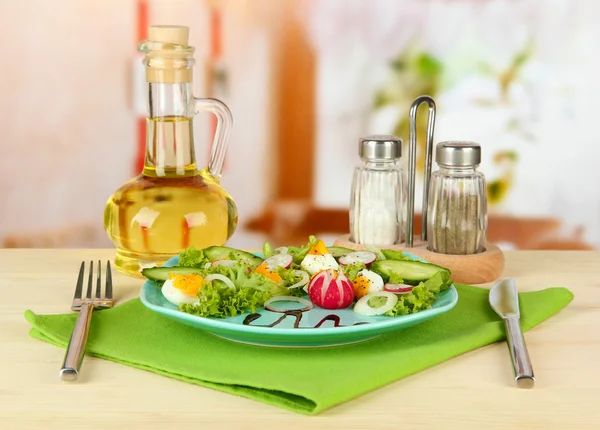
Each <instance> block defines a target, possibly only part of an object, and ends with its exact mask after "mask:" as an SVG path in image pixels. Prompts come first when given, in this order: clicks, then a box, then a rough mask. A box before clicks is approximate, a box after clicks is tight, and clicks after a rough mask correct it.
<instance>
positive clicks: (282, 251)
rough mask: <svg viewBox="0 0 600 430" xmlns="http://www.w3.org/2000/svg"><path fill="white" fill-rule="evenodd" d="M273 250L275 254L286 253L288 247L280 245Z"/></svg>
mask: <svg viewBox="0 0 600 430" xmlns="http://www.w3.org/2000/svg"><path fill="white" fill-rule="evenodd" d="M273 251H275V254H287V253H288V247H287V246H280V247H279V248H275V249H274V250H273Z"/></svg>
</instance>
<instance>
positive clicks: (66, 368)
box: [60, 303, 94, 381]
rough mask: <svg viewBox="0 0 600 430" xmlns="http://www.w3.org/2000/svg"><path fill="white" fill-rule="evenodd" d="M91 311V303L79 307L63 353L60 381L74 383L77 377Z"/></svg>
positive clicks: (83, 352)
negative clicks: (63, 359)
mask: <svg viewBox="0 0 600 430" xmlns="http://www.w3.org/2000/svg"><path fill="white" fill-rule="evenodd" d="M93 310H94V306H93V305H92V304H91V303H83V304H82V305H81V310H80V311H79V316H78V317H77V321H75V326H74V327H73V333H72V334H71V339H69V346H68V347H67V351H66V352H65V361H64V362H63V365H62V368H61V369H60V379H62V380H63V381H75V380H76V379H77V377H78V376H79V369H80V368H81V362H82V361H83V356H84V354H85V345H86V344H87V338H88V331H89V329H90V321H91V320H92V311H93Z"/></svg>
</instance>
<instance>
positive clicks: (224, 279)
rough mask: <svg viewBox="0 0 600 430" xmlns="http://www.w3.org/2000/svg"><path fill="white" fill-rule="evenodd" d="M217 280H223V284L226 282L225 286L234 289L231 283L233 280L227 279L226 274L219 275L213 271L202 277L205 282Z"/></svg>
mask: <svg viewBox="0 0 600 430" xmlns="http://www.w3.org/2000/svg"><path fill="white" fill-rule="evenodd" d="M215 279H216V280H218V281H223V282H225V284H227V286H228V287H229V288H233V289H234V290H235V284H234V283H233V281H232V280H231V279H229V278H228V277H227V276H224V275H221V274H219V273H215V274H213V275H208V276H207V277H206V278H204V280H205V281H206V282H212V281H213V280H215Z"/></svg>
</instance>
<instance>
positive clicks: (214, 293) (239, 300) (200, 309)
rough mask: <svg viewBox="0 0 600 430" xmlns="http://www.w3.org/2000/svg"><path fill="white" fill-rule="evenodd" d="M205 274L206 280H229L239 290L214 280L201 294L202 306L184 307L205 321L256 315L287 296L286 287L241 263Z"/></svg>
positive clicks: (199, 295)
mask: <svg viewBox="0 0 600 430" xmlns="http://www.w3.org/2000/svg"><path fill="white" fill-rule="evenodd" d="M202 273H203V275H204V277H206V276H208V275H211V274H220V275H223V276H226V277H227V278H229V279H231V281H232V282H233V284H234V285H235V289H233V288H230V287H228V286H227V285H226V284H225V283H224V282H221V281H217V280H214V281H213V282H212V283H207V284H206V285H205V286H203V287H202V288H201V289H200V290H199V291H198V299H199V303H198V304H182V305H180V306H179V310H181V311H183V312H186V313H189V314H193V315H199V316H203V317H209V316H210V317H216V318H225V317H230V316H236V315H239V314H242V313H245V312H255V311H256V309H257V308H259V307H262V306H263V305H264V303H265V302H266V301H267V300H268V299H270V298H271V297H273V296H278V295H285V294H287V289H286V288H285V287H284V286H282V285H279V284H277V283H276V282H274V281H272V280H271V279H269V278H267V277H266V276H264V275H262V274H260V273H256V272H254V271H253V270H251V269H250V267H249V266H247V265H246V264H242V263H240V262H237V263H236V264H234V265H233V266H232V267H227V266H210V267H208V268H206V269H204V270H202Z"/></svg>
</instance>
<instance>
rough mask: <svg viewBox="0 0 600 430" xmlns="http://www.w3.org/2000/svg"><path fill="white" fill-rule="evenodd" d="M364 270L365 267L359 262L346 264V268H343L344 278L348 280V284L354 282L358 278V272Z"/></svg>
mask: <svg viewBox="0 0 600 430" xmlns="http://www.w3.org/2000/svg"><path fill="white" fill-rule="evenodd" d="M366 268H367V266H365V265H364V264H363V263H360V262H356V263H352V264H348V265H347V266H344V275H346V278H348V279H349V280H350V282H354V280H355V279H356V277H357V276H358V272H360V271H361V270H363V269H366Z"/></svg>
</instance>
